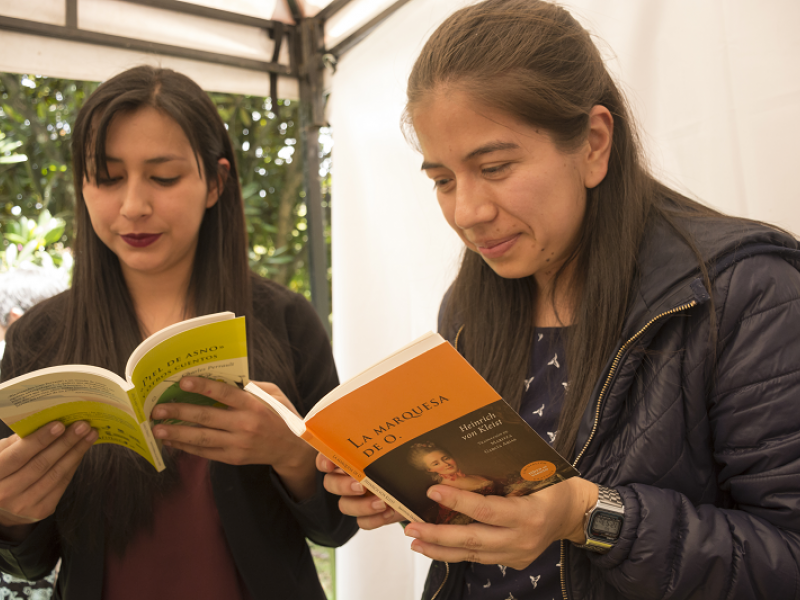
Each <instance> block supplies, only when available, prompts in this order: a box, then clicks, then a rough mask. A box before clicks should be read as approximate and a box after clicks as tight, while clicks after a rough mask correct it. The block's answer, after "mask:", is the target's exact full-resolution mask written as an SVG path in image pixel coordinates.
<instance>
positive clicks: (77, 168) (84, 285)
mask: <svg viewBox="0 0 800 600" xmlns="http://www.w3.org/2000/svg"><path fill="white" fill-rule="evenodd" d="M144 107H152V108H155V109H156V110H159V111H161V112H162V113H163V114H165V115H167V116H168V117H170V118H171V119H173V120H174V121H175V122H176V123H177V124H178V125H180V127H181V129H182V130H183V133H184V134H185V135H186V137H187V139H188V140H189V142H190V144H191V146H192V149H193V150H194V153H195V157H196V159H197V161H198V164H197V167H198V169H201V165H202V170H201V172H202V173H204V174H205V177H206V181H207V183H208V184H209V185H212V182H219V181H222V186H221V192H220V194H219V199H218V201H217V202H216V204H214V206H212V207H211V208H209V209H207V210H206V213H205V215H204V217H203V221H202V224H201V226H200V232H199V242H198V246H197V252H196V254H195V260H194V265H193V270H192V274H191V279H190V283H189V290H188V297H187V302H186V306H188V307H190V309H189V310H191V311H192V312H193V313H194V314H192V315H190V314H187V315H184V316H185V317H189V316H195V315H203V314H210V313H215V312H220V311H225V310H228V311H232V312H235V313H236V314H237V315H244V316H246V317H248V319H247V336H248V350H249V360H250V371H251V373H255V372H258V373H260V374H268V376H269V377H270V378H271V379H272V380H273V381H275V382H276V383H277V384H278V385H279V386H280V387H281V388H282V389H283V390H284V391H285V393H286V394H287V395H288V396H289V397H290V398H291V397H296V394H297V389H296V385H295V381H294V377H293V374H292V372H291V370H290V368H289V367H288V364H287V361H286V359H285V358H284V357H283V356H282V355H280V354H279V353H278V352H277V351H276V348H278V345H277V344H276V343H273V340H274V336H273V335H272V333H271V332H270V331H269V330H268V329H267V328H266V327H264V326H263V325H262V324H260V323H259V322H258V321H257V320H256V319H254V318H251V317H252V316H253V294H252V282H251V277H253V275H252V274H251V272H250V269H249V266H248V257H247V230H246V226H245V220H244V209H243V203H242V195H241V190H240V186H239V177H238V172H237V167H236V159H235V156H234V153H233V147H232V145H231V141H230V138H229V136H228V133H227V131H226V129H225V125H224V124H223V122H222V119H221V118H220V116H219V114H218V113H217V110H216V107H215V106H214V104H213V102H212V101H211V99H210V98H209V97H208V95H207V94H206V93H205V92H204V91H203V90H202V89H201V88H200V87H199V86H198V85H197V84H196V83H195V82H194V81H192V80H191V79H189V78H188V77H186V76H185V75H182V74H180V73H176V72H174V71H171V70H169V69H158V68H153V67H149V66H140V67H135V68H133V69H130V70H128V71H125V72H123V73H121V74H119V75H117V76H115V77H113V78H111V79H109V80H108V81H106V82H105V83H103V84H102V85H100V87H98V88H97V90H96V91H95V92H94V94H92V95H91V96H90V97H89V98H88V99H87V100H86V102H85V104H84V105H83V107H82V108H81V110H80V112H79V114H78V117H77V119H76V122H75V126H74V131H73V135H72V156H73V172H74V179H75V229H76V231H75V246H74V252H75V266H74V271H73V284H72V289H71V290H69V291H68V292H66V294H65V295H64V296H63V297H61V298H59V299H54V300H52V301H50V302H47V301H46V302H45V303H44V304H41V305H39V307H37V308H36V309H35V311H34V313H32V315H31V317H34V316H36V319H30V320H29V321H28V323H29V327H34V323H33V322H34V321H36V325H35V326H36V327H38V328H41V327H42V324H44V323H47V335H46V336H42V343H41V344H36V345H35V346H36V347H35V348H34V349H31V350H30V352H29V354H28V355H23V356H20V357H19V359H18V360H17V362H16V364H15V367H17V366H18V368H15V371H16V372H15V373H3V375H4V377H6V376H14V375H19V374H21V373H25V372H28V371H29V370H31V369H34V368H41V367H43V366H48V365H54V364H70V363H81V364H91V365H96V366H99V367H104V368H107V369H109V370H111V371H115V372H116V373H118V374H120V375H124V368H125V363H126V361H127V359H128V356H129V355H130V353H131V351H133V349H134V348H135V347H136V346H137V345H138V344H139V343H140V342H141V341H142V339H143V331H142V328H141V327H140V323H139V320H138V318H137V315H136V312H135V310H134V306H133V302H132V300H131V297H130V294H129V291H128V287H127V285H126V284H125V280H124V278H123V275H122V270H121V269H120V265H119V260H118V259H117V256H116V255H115V254H114V253H113V252H112V251H111V250H109V248H108V247H106V246H105V244H103V242H102V241H101V240H100V238H99V237H98V236H97V234H96V233H95V232H94V229H93V228H92V224H91V221H90V219H89V213H88V211H87V209H86V204H85V202H84V198H83V184H84V180H92V179H94V178H95V177H96V176H97V174H98V173H100V174H101V176H102V174H103V173H104V172H106V154H105V142H106V135H107V131H108V127H109V125H110V124H111V123H112V121H113V120H114V119H115V118H117V117H119V116H122V115H125V114H130V113H133V112H135V111H137V110H139V109H141V108H144ZM221 158H225V159H227V160H228V162H229V163H230V170H229V171H228V172H227V173H226V172H221V171H220V169H219V159H221ZM165 454H166V456H165V458H166V462H167V469H166V471H164V472H163V473H156V472H155V471H154V470H153V468H152V467H151V466H150V465H149V464H147V463H146V462H145V461H144V460H143V459H141V457H139V456H138V455H136V454H134V453H132V452H130V451H128V450H126V449H124V448H120V447H117V446H115V445H111V444H102V445H97V446H95V447H93V448H92V449H91V450H90V451H89V452H88V453H87V455H86V456H85V457H84V459H83V460H82V462H81V465H80V467H79V469H78V471H77V473H76V474H75V477H74V478H73V480H72V483H71V484H70V486H69V487H68V489H67V492H66V493H65V494H64V497H63V498H62V500H61V502H60V503H59V505H58V509H57V511H56V519H57V521H58V525H59V529H60V531H61V534H62V538H63V540H64V541H65V543H72V544H77V543H80V544H93V543H97V542H101V541H102V539H103V538H102V536H103V535H105V540H106V542H107V543H109V544H110V546H111V548H113V549H114V550H115V551H116V552H118V553H120V554H121V553H122V552H124V549H125V547H126V545H127V543H128V542H129V541H130V539H131V538H132V536H133V535H134V534H135V533H136V532H137V531H139V530H140V529H141V528H143V527H146V526H148V525H149V524H150V523H151V522H152V507H153V501H154V499H155V498H157V497H158V496H160V495H163V494H166V493H168V492H169V491H170V490H171V489H173V488H174V486H175V484H176V481H177V478H178V470H177V468H176V465H175V461H174V456H172V455H171V454H170V453H168V452H167V453H165ZM87 520H88V526H87Z"/></svg>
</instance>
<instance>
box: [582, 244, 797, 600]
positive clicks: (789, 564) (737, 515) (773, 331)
mask: <svg viewBox="0 0 800 600" xmlns="http://www.w3.org/2000/svg"><path fill="white" fill-rule="evenodd" d="M716 297H717V306H716V314H717V316H718V332H719V333H718V339H717V344H716V356H715V359H716V370H715V373H714V377H713V380H712V381H711V382H708V381H706V382H705V384H706V385H705V386H704V387H705V388H706V389H704V390H700V389H694V390H688V392H687V393H693V394H695V395H697V396H699V397H703V398H705V402H706V411H707V423H703V424H702V426H704V427H705V426H708V427H709V428H710V431H711V437H712V446H713V447H711V448H709V449H708V452H710V453H711V455H712V456H713V462H714V464H715V468H716V473H715V475H711V477H710V481H709V482H708V486H709V489H714V488H716V490H717V492H716V493H717V498H716V500H715V501H714V502H713V503H705V504H702V503H701V504H697V505H695V504H693V503H692V502H691V501H690V500H689V499H688V498H687V497H686V496H685V495H683V494H681V493H679V492H677V491H674V490H672V489H662V488H659V487H656V486H653V485H640V484H635V483H634V484H631V485H627V486H621V487H619V488H618V489H619V491H620V493H621V494H622V496H623V499H624V502H625V509H626V521H625V524H624V529H623V532H622V538H621V540H620V542H619V543H618V544H617V545H616V547H615V548H614V549H613V550H612V551H611V552H609V553H608V554H607V555H604V556H600V555H594V556H591V557H588V558H589V560H590V561H591V563H592V566H593V567H594V568H593V569H591V573H592V575H591V576H590V578H599V579H602V580H604V583H606V584H610V585H611V586H612V587H613V588H615V589H616V590H617V591H618V592H619V593H620V597H625V598H642V599H644V598H662V599H666V598H674V599H677V598H681V599H687V598H692V599H704V600H705V599H716V598H719V599H726V600H732V599H742V600H744V599H751V598H782V599H795V600H797V599H800V566H799V565H800V273H798V271H797V269H795V268H794V267H793V266H792V265H790V264H789V263H787V262H786V261H784V260H783V259H781V258H778V257H776V256H761V257H755V258H750V259H747V260H744V261H742V262H741V263H739V264H738V265H736V266H735V267H732V268H731V270H730V271H729V272H726V273H725V274H723V276H721V277H720V278H719V280H718V283H717V286H716ZM692 335H694V337H689V338H688V339H687V342H686V344H687V347H689V345H707V342H708V337H707V329H706V328H696V329H695V331H694V333H693V334H692ZM685 368H687V369H688V368H689V367H688V366H687V367H685ZM698 387H699V386H698ZM674 435H675V436H681V435H685V434H684V433H682V432H680V431H675V432H674ZM573 556H574V554H573ZM576 558H578V560H580V558H579V557H576ZM579 587H580V586H579ZM590 587H591V586H590ZM588 595H589V596H591V597H606V596H605V595H602V596H594V595H592V593H591V592H589V593H588Z"/></svg>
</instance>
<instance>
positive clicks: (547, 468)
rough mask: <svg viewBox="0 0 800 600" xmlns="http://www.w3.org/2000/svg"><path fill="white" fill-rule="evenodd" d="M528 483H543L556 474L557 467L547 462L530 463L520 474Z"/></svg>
mask: <svg viewBox="0 0 800 600" xmlns="http://www.w3.org/2000/svg"><path fill="white" fill-rule="evenodd" d="M519 474H520V475H522V478H523V479H525V480H526V481H542V480H544V479H547V478H548V477H552V476H553V475H555V474H556V466H555V465H554V464H553V463H551V462H550V461H547V460H536V461H534V462H532V463H528V464H527V465H525V466H524V467H522V469H521V470H520V472H519Z"/></svg>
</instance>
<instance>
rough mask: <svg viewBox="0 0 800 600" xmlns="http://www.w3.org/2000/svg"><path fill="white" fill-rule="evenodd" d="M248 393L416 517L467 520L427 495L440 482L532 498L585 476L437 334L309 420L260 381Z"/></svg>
mask: <svg viewBox="0 0 800 600" xmlns="http://www.w3.org/2000/svg"><path fill="white" fill-rule="evenodd" d="M245 389H247V390H248V391H250V392H251V393H253V394H254V395H257V396H259V397H261V398H262V399H264V400H265V401H266V402H268V403H269V404H270V406H272V407H273V408H275V410H276V412H278V413H279V414H281V416H282V417H283V418H284V420H286V422H287V424H288V425H289V427H290V428H291V429H292V430H293V431H294V432H295V434H296V435H298V436H300V437H302V438H303V439H304V440H306V441H307V442H308V443H309V444H311V445H312V446H313V447H314V448H316V449H317V450H318V451H320V452H322V453H323V454H324V455H325V456H327V457H328V458H330V459H331V460H332V461H333V462H335V463H336V464H337V465H339V466H340V467H341V468H342V469H343V470H344V471H345V472H347V473H349V474H350V475H352V476H353V477H354V478H355V479H356V480H358V481H360V482H361V483H362V485H364V487H366V488H367V489H369V490H370V491H372V492H373V493H375V494H376V495H377V496H379V497H380V498H381V499H383V500H384V501H385V502H387V504H389V505H390V506H392V507H393V508H394V509H395V510H397V511H398V512H399V513H400V514H402V515H403V516H404V517H406V518H407V519H409V520H411V521H427V522H431V523H463V522H467V521H468V519H467V518H466V517H465V516H464V515H461V514H459V513H456V512H453V511H450V510H448V509H445V508H444V507H440V506H438V505H437V504H436V503H435V502H433V501H432V500H430V499H429V498H428V497H427V496H426V491H427V489H428V488H429V487H430V486H431V485H434V484H436V483H443V484H446V485H453V486H454V487H459V488H461V489H467V490H470V491H473V492H476V493H480V494H484V495H503V496H508V495H524V494H529V493H532V492H536V491H538V490H540V489H542V488H545V487H547V486H549V485H553V484H555V483H558V482H560V481H563V480H564V479H567V478H569V477H572V476H574V475H577V474H578V472H577V471H576V470H575V469H574V468H573V467H572V466H571V465H570V464H569V462H567V461H566V460H565V459H564V458H562V457H561V456H560V455H559V454H558V453H557V452H556V451H555V450H553V449H552V448H551V447H550V445H549V444H548V443H547V442H545V441H544V440H543V439H542V438H541V437H540V436H539V435H538V434H537V433H536V432H535V431H534V430H533V429H532V428H531V427H530V426H529V425H528V424H527V423H526V422H525V421H524V420H523V419H522V418H521V417H520V416H519V415H518V414H517V412H516V411H515V410H514V409H512V408H511V407H510V406H509V405H508V404H507V403H506V402H505V401H504V400H503V399H502V398H500V396H499V395H498V394H497V392H496V391H495V390H494V389H492V387H491V386H490V385H489V384H488V383H487V382H486V381H485V380H484V379H483V377H481V376H480V375H479V374H478V372H477V371H475V369H474V368H473V367H472V366H471V365H470V364H469V363H468V362H467V361H466V360H465V359H464V357H462V356H461V355H460V354H459V353H458V352H457V351H456V349H455V348H453V346H451V345H450V344H449V343H448V342H447V341H446V340H444V339H443V338H442V337H441V336H440V335H438V334H434V333H429V334H426V335H425V336H423V337H421V338H419V339H418V340H416V341H414V342H412V343H411V344H409V345H408V346H406V347H404V348H402V349H401V350H399V351H397V352H396V353H394V354H392V355H391V356H389V357H387V358H386V359H384V360H382V361H381V362H379V363H377V364H376V365H373V366H372V367H370V368H369V369H367V370H366V371H364V372H362V373H361V374H359V375H357V376H356V377H354V378H353V379H351V380H350V381H347V382H345V383H343V384H342V385H340V386H339V387H337V388H336V389H334V390H333V391H331V392H330V393H329V394H328V395H327V396H325V397H324V398H323V399H322V400H320V402H319V403H318V404H317V405H316V406H315V407H314V408H313V409H312V410H311V411H310V412H309V414H308V415H306V417H305V419H304V420H301V419H300V418H298V417H297V416H296V415H294V414H293V413H291V412H290V411H288V410H286V409H285V407H283V405H281V404H280V403H278V402H277V401H275V400H274V399H271V398H270V397H269V395H268V394H266V393H264V392H263V390H261V389H260V388H258V387H257V386H255V385H250V386H246V387H245Z"/></svg>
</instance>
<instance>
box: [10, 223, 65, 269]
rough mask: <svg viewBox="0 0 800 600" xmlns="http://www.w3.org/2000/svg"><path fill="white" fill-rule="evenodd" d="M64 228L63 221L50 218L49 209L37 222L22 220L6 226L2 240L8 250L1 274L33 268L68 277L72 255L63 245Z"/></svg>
mask: <svg viewBox="0 0 800 600" xmlns="http://www.w3.org/2000/svg"><path fill="white" fill-rule="evenodd" d="M65 225H66V224H65V223H64V220H63V219H59V218H58V217H53V216H51V215H50V211H48V210H47V209H46V208H45V209H43V210H42V212H40V213H39V217H38V219H33V218H30V219H29V218H28V217H25V216H21V217H19V219H18V220H17V221H9V222H8V223H6V225H5V231H4V232H3V239H4V240H5V242H6V243H7V246H6V248H5V250H4V251H3V252H2V254H0V272H2V271H8V270H10V269H13V268H16V267H21V266H24V265H26V264H34V265H39V266H41V267H48V268H57V269H64V270H66V271H67V273H69V272H70V271H71V269H72V254H71V253H70V252H69V250H68V249H66V248H65V247H64V244H63V242H62V239H63V237H64V228H65Z"/></svg>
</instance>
